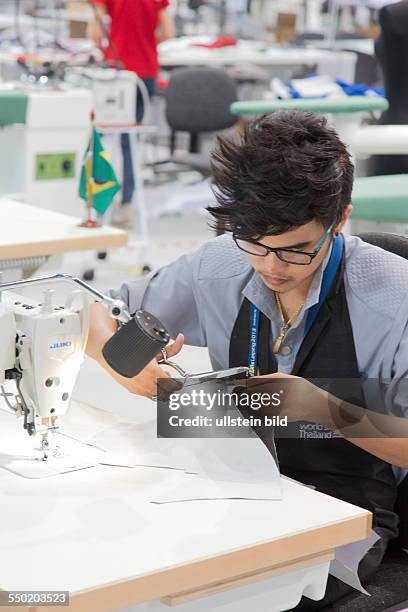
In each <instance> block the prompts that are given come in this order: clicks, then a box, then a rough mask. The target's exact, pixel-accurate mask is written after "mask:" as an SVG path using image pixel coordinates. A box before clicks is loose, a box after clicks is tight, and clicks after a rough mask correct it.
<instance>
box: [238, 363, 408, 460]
mask: <svg viewBox="0 0 408 612" xmlns="http://www.w3.org/2000/svg"><path fill="white" fill-rule="evenodd" d="M407 383H408V379H406V378H405V379H402V380H401V381H400V389H401V394H402V395H403V396H404V398H405V399H403V401H404V405H405V410H406V409H407V403H408V399H407V397H408V395H407ZM249 388H250V389H251V392H253V391H256V392H258V393H259V392H264V393H268V394H270V395H271V394H272V393H274V392H276V391H277V389H279V390H282V389H283V390H284V393H283V395H282V396H281V397H282V401H281V404H280V405H279V407H278V408H271V409H268V413H269V412H270V413H272V414H273V413H277V414H279V416H287V417H288V421H289V422H296V421H307V422H310V423H319V424H320V425H324V426H325V427H327V428H328V429H330V430H331V431H334V432H336V433H337V434H339V435H340V436H341V437H343V438H344V439H346V440H348V441H349V442H351V443H352V444H355V445H356V446H359V447H360V448H362V449H364V450H365V451H367V452H369V453H371V454H372V455H375V456H376V457H379V458H380V459H382V460H383V461H386V462H387V463H390V464H391V465H396V466H399V467H401V468H405V469H408V418H407V417H404V416H396V414H395V412H397V411H395V412H394V413H393V412H392V411H391V412H390V413H389V414H383V413H381V412H378V411H377V406H372V407H371V409H370V406H368V407H367V408H362V407H360V406H356V405H354V404H352V403H350V402H345V401H343V400H341V399H339V398H337V397H335V396H334V395H332V394H330V393H328V392H327V391H325V390H323V389H320V388H319V387H317V386H315V385H314V384H313V383H312V382H310V381H308V380H306V379H304V378H301V377H298V376H292V375H290V374H283V373H281V372H278V373H276V374H268V375H266V376H259V377H256V378H254V379H252V380H251V379H250V381H249ZM394 401H395V400H394ZM382 404H383V402H382V400H381V399H379V405H380V408H382ZM395 408H396V406H395ZM398 412H399V410H398ZM401 412H402V414H404V411H401Z"/></svg>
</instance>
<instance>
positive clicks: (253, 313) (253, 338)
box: [248, 303, 260, 376]
mask: <svg viewBox="0 0 408 612" xmlns="http://www.w3.org/2000/svg"><path fill="white" fill-rule="evenodd" d="M249 313H250V314H249V349H248V367H249V371H250V374H251V376H255V374H256V372H255V369H256V362H257V357H258V336H259V318H260V313H259V309H258V308H257V307H256V306H254V305H253V304H252V303H251V305H250V310H249Z"/></svg>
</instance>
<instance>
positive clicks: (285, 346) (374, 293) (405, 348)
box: [111, 235, 408, 478]
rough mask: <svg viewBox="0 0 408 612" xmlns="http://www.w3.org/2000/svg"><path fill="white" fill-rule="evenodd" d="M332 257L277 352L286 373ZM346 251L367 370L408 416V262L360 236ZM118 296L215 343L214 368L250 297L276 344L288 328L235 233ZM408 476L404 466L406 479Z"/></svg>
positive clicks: (361, 360)
mask: <svg viewBox="0 0 408 612" xmlns="http://www.w3.org/2000/svg"><path fill="white" fill-rule="evenodd" d="M329 255H330V253H328V254H327V255H326V258H325V261H324V262H323V265H322V266H321V267H320V268H319V269H318V270H317V272H316V273H315V276H314V278H313V281H312V283H311V286H310V288H309V292H308V296H307V299H306V302H305V304H304V306H303V308H302V310H301V312H300V314H299V316H298V317H297V319H296V321H295V322H294V324H293V325H292V326H291V327H290V329H289V330H288V331H287V333H286V336H285V339H284V342H283V343H282V346H281V351H280V353H279V354H277V355H276V358H277V363H278V369H279V371H280V372H285V373H291V372H292V369H293V366H294V363H295V359H296V355H297V352H298V350H299V348H300V345H301V343H302V340H303V334H304V328H305V322H306V318H307V313H308V310H309V309H310V308H311V307H312V306H313V305H314V304H316V303H317V302H318V300H319V293H320V287H321V282H322V276H323V271H324V268H325V266H326V265H327V261H328V258H329ZM345 256H346V261H345V275H344V285H345V291H346V296H347V303H348V308H349V313H350V321H351V325H352V329H353V335H354V343H355V347H356V355H357V363H358V367H359V371H360V375H361V377H362V378H363V379H365V378H369V379H376V380H378V381H379V384H380V385H381V388H382V389H383V394H384V403H385V405H386V406H387V407H388V409H389V412H390V413H392V414H394V415H396V416H400V417H407V418H408V393H407V382H408V380H407V379H408V261H407V260H405V259H403V258H401V257H398V256H397V255H394V254H392V253H389V252H387V251H384V250H383V249H380V248H378V247H375V246H372V245H370V244H368V243H366V242H363V241H362V240H361V239H360V238H357V237H355V236H349V237H345ZM111 294H112V295H113V296H115V297H120V298H122V299H123V300H124V301H125V302H126V303H127V304H128V306H129V309H130V312H134V311H136V310H137V309H139V308H144V309H145V310H148V311H149V312H151V313H152V314H154V315H156V316H157V317H158V318H159V319H160V320H161V321H162V322H163V324H164V325H165V327H166V328H167V329H168V331H169V333H170V335H171V336H172V337H173V338H174V337H176V335H177V334H178V333H179V332H182V333H183V334H184V336H185V340H186V343H187V344H192V345H195V346H207V347H208V350H209V354H210V359H211V363H212V365H213V367H214V369H226V368H228V367H229V343H230V336H231V332H232V329H233V326H234V323H235V320H236V318H237V316H238V313H239V310H240V307H241V304H242V302H243V299H244V297H246V298H248V300H249V301H250V302H252V303H253V304H254V305H255V306H257V307H258V308H259V310H260V311H261V312H263V313H264V314H265V315H266V316H267V317H268V318H269V319H270V321H271V338H270V343H271V349H272V343H273V338H275V339H276V338H277V336H278V335H279V331H280V328H281V319H280V314H279V312H278V309H277V305H276V301H275V299H274V294H273V292H272V291H271V290H270V289H268V288H267V287H266V285H265V284H264V283H263V281H262V279H261V278H260V276H259V275H258V274H257V273H256V272H255V271H254V269H253V268H252V267H251V265H250V263H249V260H248V258H247V256H246V255H245V253H243V252H242V251H241V250H240V249H238V247H237V246H236V245H235V243H234V242H233V240H232V239H231V237H230V236H229V235H224V236H220V237H218V238H215V239H213V240H209V241H208V242H206V243H205V244H204V245H203V246H201V247H200V248H199V249H198V250H197V251H196V252H194V253H192V254H189V255H184V256H182V257H180V258H179V259H177V260H176V261H174V262H172V263H170V264H169V265H167V266H164V267H163V268H160V269H159V270H157V271H155V272H153V273H151V274H149V275H148V276H147V277H144V278H141V279H137V280H134V281H130V282H128V283H124V284H123V285H122V286H121V288H120V289H119V290H117V291H111ZM244 361H246V357H245V360H244ZM402 383H404V384H402ZM404 391H405V392H404ZM403 473H405V472H402V471H400V470H399V471H398V476H399V478H400V477H401V475H402V474H403Z"/></svg>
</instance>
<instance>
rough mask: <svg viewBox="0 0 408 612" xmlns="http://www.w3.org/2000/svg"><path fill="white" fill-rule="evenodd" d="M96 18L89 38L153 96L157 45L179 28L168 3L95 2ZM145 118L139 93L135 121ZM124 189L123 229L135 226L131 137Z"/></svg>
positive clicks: (166, 0)
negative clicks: (132, 73)
mask: <svg viewBox="0 0 408 612" xmlns="http://www.w3.org/2000/svg"><path fill="white" fill-rule="evenodd" d="M92 3H93V4H94V9H95V10H94V15H93V17H92V18H91V20H90V21H89V23H88V29H87V36H88V38H90V39H91V40H93V41H94V43H95V44H96V45H97V46H98V47H100V48H101V49H103V50H104V53H105V57H106V59H107V60H108V61H110V62H111V63H112V64H113V65H115V64H118V62H120V64H121V65H122V67H123V68H124V69H125V70H131V71H132V72H135V73H136V74H137V76H138V77H140V78H141V79H142V80H143V81H144V83H145V85H146V87H147V90H148V92H149V95H150V96H152V95H153V94H154V91H155V85H156V77H157V74H158V72H159V64H158V57H157V44H158V43H159V42H161V41H163V40H167V39H169V38H173V37H174V36H175V35H176V28H175V24H174V20H173V18H172V15H171V14H170V12H169V4H170V2H169V0H92ZM106 16H109V18H110V25H109V30H108V34H109V44H108V45H107V46H104V45H103V43H104V39H105V38H106V34H105V32H104V27H103V23H104V20H105V18H106ZM142 118H143V98H142V96H141V94H140V91H138V95H137V110H136V121H137V122H140V121H141V120H142ZM121 145H122V152H123V188H122V204H123V206H122V207H121V209H122V210H121V213H122V214H121V218H122V223H121V224H122V225H124V226H126V227H131V226H132V220H133V210H132V205H131V202H132V197H133V191H134V184H135V183H134V176H133V167H132V157H131V151H130V144H129V136H128V134H122V136H121Z"/></svg>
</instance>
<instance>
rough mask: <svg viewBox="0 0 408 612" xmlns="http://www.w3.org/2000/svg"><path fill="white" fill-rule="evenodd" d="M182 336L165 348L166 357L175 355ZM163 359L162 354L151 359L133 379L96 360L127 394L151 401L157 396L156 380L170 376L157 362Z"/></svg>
mask: <svg viewBox="0 0 408 612" xmlns="http://www.w3.org/2000/svg"><path fill="white" fill-rule="evenodd" d="M183 344H184V336H183V334H179V335H178V336H177V338H176V340H175V342H173V343H172V344H169V345H168V346H166V352H167V356H168V357H174V355H177V353H179V352H180V351H181V349H182V347H183ZM162 357H163V355H162V353H159V354H158V355H157V356H156V358H155V359H153V360H152V361H151V362H150V363H149V364H148V365H147V366H146V367H145V368H144V369H143V370H142V371H141V372H140V373H139V374H138V375H137V376H134V377H133V378H126V377H125V376H121V375H120V374H118V373H117V372H115V371H114V370H113V369H112V368H111V367H110V366H109V365H108V364H107V363H106V361H105V360H104V359H103V356H101V359H100V360H98V361H99V363H100V365H101V366H102V367H103V368H104V369H105V370H106V371H107V372H109V374H110V375H111V376H112V377H113V378H114V379H115V380H116V382H118V383H119V384H120V385H122V387H124V388H125V389H127V390H128V391H129V393H134V394H135V395H141V396H144V397H148V398H149V399H153V398H154V397H156V395H157V380H158V379H159V378H169V379H171V376H170V374H169V373H168V372H167V371H166V370H164V369H163V368H162V367H161V366H160V365H159V364H158V361H159V360H160V359H161V358H162ZM174 386H175V389H176V388H178V385H177V383H176V382H175V383H174Z"/></svg>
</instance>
